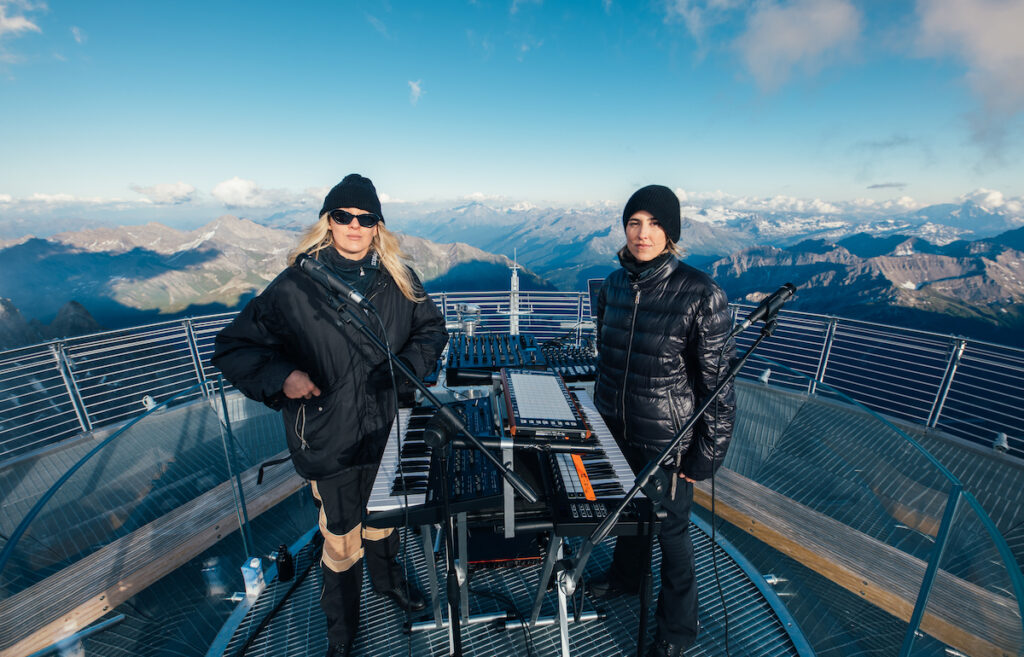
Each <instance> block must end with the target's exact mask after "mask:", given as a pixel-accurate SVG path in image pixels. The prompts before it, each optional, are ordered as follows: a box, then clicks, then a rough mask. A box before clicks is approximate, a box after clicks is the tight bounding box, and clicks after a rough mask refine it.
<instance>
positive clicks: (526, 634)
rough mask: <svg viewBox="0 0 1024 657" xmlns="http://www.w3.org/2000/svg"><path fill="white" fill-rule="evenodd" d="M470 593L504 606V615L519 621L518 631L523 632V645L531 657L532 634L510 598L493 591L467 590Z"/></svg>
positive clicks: (528, 656)
mask: <svg viewBox="0 0 1024 657" xmlns="http://www.w3.org/2000/svg"><path fill="white" fill-rule="evenodd" d="M469 592H470V593H473V594H474V595H481V596H483V597H485V598H490V599H492V600H495V601H497V602H501V603H504V604H505V613H506V614H511V615H510V617H509V618H510V620H516V619H518V620H519V629H521V630H522V631H523V645H524V646H526V654H527V657H533V647H532V646H533V633H532V632H530V628H529V626H528V625H527V624H526V619H525V618H524V617H523V615H522V614H521V613H519V607H517V606H516V603H515V601H514V600H512V598H510V597H508V596H507V595H505V594H503V593H495V592H493V591H485V590H483V589H473V588H471V589H469Z"/></svg>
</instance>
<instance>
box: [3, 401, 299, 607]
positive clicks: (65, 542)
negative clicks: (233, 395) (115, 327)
mask: <svg viewBox="0 0 1024 657" xmlns="http://www.w3.org/2000/svg"><path fill="white" fill-rule="evenodd" d="M197 389H198V386H193V387H190V388H188V389H186V390H184V391H182V392H180V393H178V394H177V395H175V396H173V397H171V398H170V399H168V400H166V401H164V402H163V403H161V404H159V405H157V406H155V407H153V408H151V409H150V410H148V411H146V412H145V413H143V414H141V415H140V416H139V417H138V418H136V419H135V420H133V421H132V422H130V423H129V424H127V425H126V426H124V427H122V428H121V429H119V430H117V431H116V432H114V433H113V434H111V435H110V436H108V437H107V438H105V439H104V440H103V441H102V442H101V443H100V445H98V446H94V445H92V444H78V445H75V446H72V447H71V448H70V449H72V451H77V452H79V453H81V452H83V451H84V450H86V449H89V451H88V452H87V453H85V454H84V455H82V456H80V458H79V460H78V461H77V462H74V465H72V466H71V467H70V468H67V466H66V465H64V466H63V467H60V469H59V470H54V464H55V463H61V462H62V461H63V462H65V463H66V462H67V459H61V460H58V459H54V457H53V454H51V453H47V454H45V455H41V456H40V457H39V458H34V459H24V460H21V461H19V462H18V463H16V464H14V465H13V466H10V467H8V468H5V469H4V470H3V472H2V474H0V477H2V483H3V488H4V490H5V493H6V495H5V502H4V518H5V520H4V523H5V526H4V528H3V535H4V536H5V537H10V538H11V543H10V544H8V543H7V540H6V539H5V540H4V546H3V553H2V558H0V569H2V570H0V592H2V597H9V596H12V595H14V594H16V593H18V592H19V591H22V590H24V589H26V588H28V587H30V586H32V585H34V584H36V583H38V582H40V581H42V580H44V579H45V578H46V577H48V576H50V575H52V574H53V573H56V572H58V571H60V570H61V569H63V568H65V567H67V566H69V565H71V564H73V563H75V562H77V561H79V560H81V559H83V558H85V557H87V556H88V555H90V554H92V553H94V552H96V551H97V550H99V549H100V548H102V547H104V546H106V545H108V544H110V543H111V542H113V541H115V540H117V539H119V538H122V537H125V536H127V535H129V534H131V533H132V532H134V531H136V530H137V529H139V528H140V527H142V526H144V525H146V524H147V523H149V522H151V521H153V520H155V519H156V518H159V517H161V516H163V515H164V514H166V513H168V512H169V511H171V510H173V509H176V508H178V507H180V506H181V505H182V504H184V503H185V502H188V501H189V500H193V499H195V498H197V497H199V496H200V495H202V494H203V493H205V492H207V491H210V490H211V489H213V488H214V487H216V486H218V485H220V484H222V483H223V482H225V481H227V480H228V478H229V476H230V474H229V465H228V462H227V459H226V451H225V445H226V444H231V443H232V442H233V443H234V447H235V449H234V450H233V452H234V453H235V455H237V465H236V466H235V467H237V468H239V469H243V470H244V469H246V468H250V467H252V466H254V465H258V464H259V463H260V462H262V461H265V460H267V459H268V458H270V457H271V456H272V455H273V454H276V453H278V452H280V451H281V450H283V449H284V441H283V438H282V436H283V430H282V428H281V425H280V416H279V415H278V414H276V413H273V412H271V411H270V410H269V409H266V408H265V407H263V406H262V405H258V404H253V403H245V402H244V401H242V400H241V399H233V400H232V406H231V407H229V415H230V416H231V424H230V426H231V429H232V432H231V434H232V435H233V436H234V441H232V439H231V436H230V435H229V434H228V432H227V431H226V427H225V424H224V423H222V422H221V420H220V416H222V415H223V411H222V410H221V409H220V408H218V406H220V403H221V402H220V400H219V398H217V397H216V396H212V395H211V399H209V400H202V401H197V402H193V403H188V404H184V405H181V406H177V407H174V408H169V407H170V406H171V405H173V404H174V402H175V401H176V400H179V399H181V398H183V397H184V398H188V397H192V396H194V395H195V393H196V392H197ZM233 456H234V455H233ZM65 469H66V472H65ZM51 485H52V486H53V488H51ZM48 489H49V490H48ZM37 500H38V502H37ZM33 503H35V504H36V507H37V508H33V507H32V504H33ZM30 509H32V510H31V512H30ZM29 515H30V516H31V517H29ZM15 518H16V519H15ZM15 522H20V523H21V525H23V526H18V527H15V526H13V523H15ZM19 537H20V538H19Z"/></svg>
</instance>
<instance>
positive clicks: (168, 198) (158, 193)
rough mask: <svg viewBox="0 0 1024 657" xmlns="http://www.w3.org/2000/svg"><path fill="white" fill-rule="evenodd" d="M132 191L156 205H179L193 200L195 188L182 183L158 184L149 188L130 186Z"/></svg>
mask: <svg viewBox="0 0 1024 657" xmlns="http://www.w3.org/2000/svg"><path fill="white" fill-rule="evenodd" d="M131 189H132V191H134V192H138V193H139V194H142V195H143V196H145V197H146V198H147V199H149V200H150V201H151V202H152V203H155V204H157V205H180V204H182V203H189V202H190V201H192V200H193V198H194V196H195V193H196V188H195V187H193V186H192V185H189V184H187V183H183V182H180V181H179V182H176V183H160V184H158V185H151V186H149V187H142V186H140V185H132V186H131Z"/></svg>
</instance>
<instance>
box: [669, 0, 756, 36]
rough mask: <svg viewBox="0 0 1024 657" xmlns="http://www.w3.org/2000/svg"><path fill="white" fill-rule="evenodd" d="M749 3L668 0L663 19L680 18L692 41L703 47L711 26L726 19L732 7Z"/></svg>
mask: <svg viewBox="0 0 1024 657" xmlns="http://www.w3.org/2000/svg"><path fill="white" fill-rule="evenodd" d="M749 4H750V3H749V0H668V1H667V2H666V3H665V19H666V20H667V21H672V20H682V21H683V23H685V24H686V29H687V30H688V31H689V32H690V35H691V36H692V37H693V39H694V41H696V42H697V45H698V46H700V47H701V48H703V44H704V41H705V38H706V36H707V33H708V32H709V31H710V30H711V29H712V28H713V27H715V26H716V25H719V24H721V23H724V22H725V21H726V20H728V18H729V14H730V13H731V12H732V11H733V10H734V9H737V8H740V7H746V6H747V5H749Z"/></svg>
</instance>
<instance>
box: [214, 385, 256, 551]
mask: <svg viewBox="0 0 1024 657" xmlns="http://www.w3.org/2000/svg"><path fill="white" fill-rule="evenodd" d="M217 388H218V390H219V392H220V404H221V409H222V410H223V412H224V418H223V419H224V422H223V424H222V429H221V432H220V438H221V442H223V443H224V459H225V460H226V462H227V466H228V478H229V479H232V480H234V485H233V486H232V488H231V490H232V491H234V493H235V514H236V515H237V516H238V529H239V530H240V531H239V533H240V534H241V535H242V546H243V547H244V548H245V554H246V555H247V557H250V556H253V552H252V550H253V549H254V548H255V547H256V543H255V541H253V540H252V533H251V532H250V529H249V509H248V508H247V507H246V505H245V491H244V490H243V489H242V475H241V473H240V472H239V468H238V462H237V460H236V458H235V436H234V434H233V433H231V417H230V414H229V413H228V399H227V396H226V395H225V394H224V377H223V376H218V377H217ZM229 442H230V443H231V444H230V445H229V444H228V443H229Z"/></svg>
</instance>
